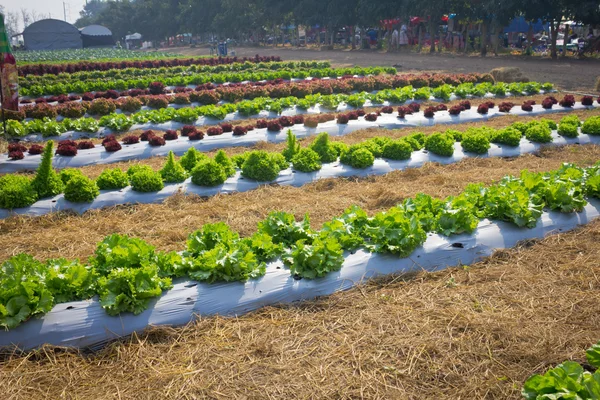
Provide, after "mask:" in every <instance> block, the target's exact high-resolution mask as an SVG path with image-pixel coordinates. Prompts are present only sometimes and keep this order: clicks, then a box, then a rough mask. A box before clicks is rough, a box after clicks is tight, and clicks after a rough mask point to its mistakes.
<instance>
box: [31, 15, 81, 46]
mask: <svg viewBox="0 0 600 400" xmlns="http://www.w3.org/2000/svg"><path fill="white" fill-rule="evenodd" d="M23 40H24V41H25V48H26V49H27V50H57V49H80V48H81V46H82V42H81V34H80V33H79V29H77V28H76V27H75V26H73V25H71V24H69V23H68V22H65V21H60V20H58V19H42V20H40V21H37V22H34V23H33V24H31V25H29V26H28V27H27V28H25V30H24V31H23Z"/></svg>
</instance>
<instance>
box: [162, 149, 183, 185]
mask: <svg viewBox="0 0 600 400" xmlns="http://www.w3.org/2000/svg"><path fill="white" fill-rule="evenodd" d="M160 176H162V178H163V180H164V181H165V182H183V181H185V179H186V178H187V172H186V170H185V169H184V168H183V167H182V166H181V164H179V163H178V162H176V161H175V154H173V152H172V151H169V155H168V156H167V162H166V163H165V165H164V166H163V167H162V169H161V170H160Z"/></svg>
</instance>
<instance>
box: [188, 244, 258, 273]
mask: <svg viewBox="0 0 600 400" xmlns="http://www.w3.org/2000/svg"><path fill="white" fill-rule="evenodd" d="M265 272H266V266H265V263H264V262H261V261H259V260H258V258H257V256H256V254H255V253H254V252H253V251H252V250H251V249H250V248H249V247H248V246H247V245H246V244H245V243H244V242H242V241H238V242H237V243H236V244H235V245H234V246H226V245H225V244H223V243H219V244H217V245H216V246H215V247H214V248H212V249H210V250H207V251H204V252H202V253H201V254H199V255H198V257H196V258H195V259H194V260H193V264H192V266H191V267H190V271H189V273H188V274H189V276H190V277H191V278H192V279H196V280H198V281H206V282H210V283H212V282H217V281H225V282H232V281H246V280H248V279H255V278H258V277H260V276H263V275H264V274H265Z"/></svg>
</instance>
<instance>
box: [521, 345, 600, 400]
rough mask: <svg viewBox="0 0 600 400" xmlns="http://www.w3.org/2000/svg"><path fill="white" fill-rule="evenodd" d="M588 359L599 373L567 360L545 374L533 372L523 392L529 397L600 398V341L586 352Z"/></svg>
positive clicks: (529, 399) (537, 399) (537, 398)
mask: <svg viewBox="0 0 600 400" xmlns="http://www.w3.org/2000/svg"><path fill="white" fill-rule="evenodd" d="M586 359H587V362H588V364H589V365H590V366H592V367H593V368H594V369H597V371H596V372H589V371H586V370H585V369H584V368H583V367H582V366H581V365H580V364H579V363H576V362H574V361H565V362H563V363H562V364H559V365H558V366H556V367H555V368H551V369H549V370H548V371H546V373H545V374H544V375H537V374H536V375H533V376H531V377H530V378H529V379H527V380H526V381H525V383H524V384H523V389H522V390H521V394H522V395H523V397H524V398H525V399H527V400H541V399H577V400H595V399H599V398H600V369H599V368H600V343H597V344H595V345H593V346H592V347H591V348H589V349H588V350H587V351H586Z"/></svg>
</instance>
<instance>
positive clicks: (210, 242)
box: [187, 222, 240, 257]
mask: <svg viewBox="0 0 600 400" xmlns="http://www.w3.org/2000/svg"><path fill="white" fill-rule="evenodd" d="M239 238H240V237H239V235H238V234H237V233H235V232H233V231H232V230H231V228H230V227H229V225H227V224H226V223H224V222H217V223H216V224H206V225H204V226H203V227H202V229H199V230H197V231H195V232H193V233H191V234H190V235H189V236H188V240H187V253H188V254H190V255H192V256H193V257H197V256H199V255H200V254H202V253H203V252H205V251H209V250H212V249H214V248H215V247H216V246H217V244H219V243H221V244H223V245H225V246H228V247H232V246H233V245H234V244H235V242H237V241H238V239H239Z"/></svg>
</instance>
